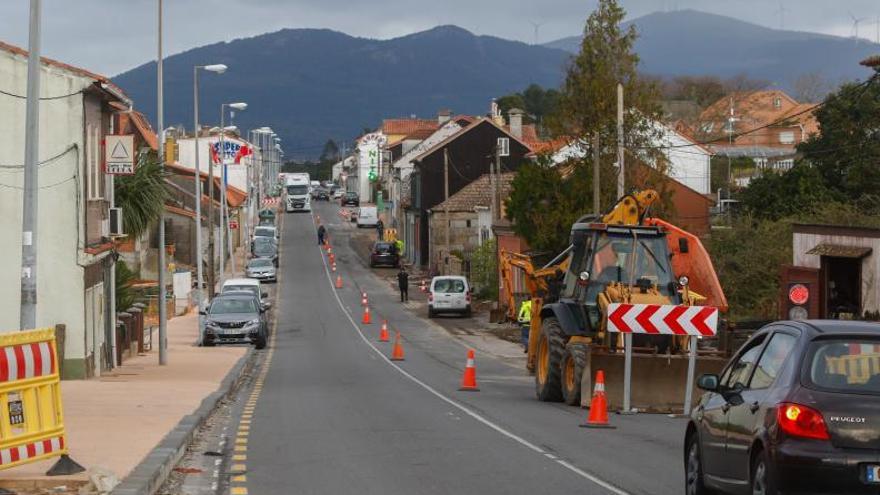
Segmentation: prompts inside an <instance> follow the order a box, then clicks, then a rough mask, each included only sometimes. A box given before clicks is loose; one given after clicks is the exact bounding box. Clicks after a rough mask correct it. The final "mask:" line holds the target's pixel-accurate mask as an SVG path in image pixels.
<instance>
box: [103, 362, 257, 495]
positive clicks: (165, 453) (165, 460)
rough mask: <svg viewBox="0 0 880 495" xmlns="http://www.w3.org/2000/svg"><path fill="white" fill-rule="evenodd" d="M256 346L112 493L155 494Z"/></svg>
mask: <svg viewBox="0 0 880 495" xmlns="http://www.w3.org/2000/svg"><path fill="white" fill-rule="evenodd" d="M255 355H256V354H255V352H254V349H253V348H250V349H248V352H246V353H245V355H244V356H242V357H241V358H239V360H238V362H237V363H235V366H233V367H232V369H230V370H229V372H228V373H227V374H226V376H225V377H224V378H223V381H221V382H220V386H219V387H218V388H217V390H216V391H215V392H213V393H211V394H210V395H208V396H207V397H205V398H204V399H202V403H201V404H200V405H199V407H198V408H196V410H195V411H194V412H193V413H192V414H188V415H186V416H184V417H183V418H181V420H180V421H179V422H178V423H177V426H175V427H174V428H173V429H172V430H171V431H170V432H168V434H167V435H165V437H164V438H163V439H162V440H161V441H160V442H159V443H158V445H156V446H155V447H154V448H153V450H152V451H150V453H149V454H147V456H146V457H144V459H143V460H142V461H141V462H140V463H139V464H138V465H137V466H136V467H135V468H134V469H133V470H132V471H131V473H129V474H128V476H126V477H125V478H124V479H123V480H122V482H121V483H119V485H117V486H116V488H114V489H113V491H112V492H110V493H111V494H112V495H153V494H155V493H156V492H157V491H158V490H159V488H161V487H162V485H163V484H164V483H165V481H166V480H167V479H168V476H169V475H170V474H171V470H172V469H173V468H174V466H175V465H176V464H177V463H178V462H179V461H180V459H181V458H182V457H183V454H184V453H185V452H186V449H187V447H188V446H189V444H190V442H192V439H193V437H194V436H195V433H196V431H197V430H198V429H199V428H200V427H201V426H202V425H203V424H204V422H205V420H206V419H207V418H208V416H210V415H211V413H212V412H213V411H214V409H215V408H216V407H217V405H218V404H219V403H220V401H221V400H223V399H224V398H226V397H227V396H228V395H229V393H230V392H231V391H232V389H233V387H234V385H235V384H236V383H237V382H238V381H239V380H240V379H241V378H242V376H243V375H244V372H245V370H246V369H247V368H248V367H249V366H248V365H249V364H251V361H252V360H253V357H254V356H255Z"/></svg>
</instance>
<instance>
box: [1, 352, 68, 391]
mask: <svg viewBox="0 0 880 495" xmlns="http://www.w3.org/2000/svg"><path fill="white" fill-rule="evenodd" d="M54 373H55V353H54V352H52V347H50V345H49V343H48V342H35V343H32V344H21V345H15V346H9V347H5V348H4V349H3V351H2V352H0V382H8V381H15V380H24V379H26V378H35V377H39V376H49V375H52V374H54Z"/></svg>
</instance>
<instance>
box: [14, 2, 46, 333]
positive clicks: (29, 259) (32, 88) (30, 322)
mask: <svg viewBox="0 0 880 495" xmlns="http://www.w3.org/2000/svg"><path fill="white" fill-rule="evenodd" d="M41 11H42V1H41V0H31V11H30V27H29V30H30V32H29V36H28V70H27V78H28V79H27V110H26V113H25V132H24V191H23V195H22V196H23V203H22V215H21V220H22V221H21V303H20V304H21V307H20V313H19V327H20V329H21V330H29V329H32V328H36V327H37V199H38V198H37V193H38V192H39V187H38V182H37V181H38V180H39V176H38V171H39V166H40V157H39V152H40V146H39V144H40V16H41Z"/></svg>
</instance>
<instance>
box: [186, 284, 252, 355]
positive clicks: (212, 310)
mask: <svg viewBox="0 0 880 495" xmlns="http://www.w3.org/2000/svg"><path fill="white" fill-rule="evenodd" d="M265 311H266V310H265V309H263V308H261V307H260V304H259V302H258V299H257V298H256V297H254V296H253V294H252V293H250V292H246V291H232V292H228V293H223V294H218V295H217V296H216V297H214V299H213V300H212V301H211V304H210V305H209V306H208V308H207V309H205V310H202V311H201V312H200V313H201V314H203V315H204V316H205V334H204V338H203V340H202V343H203V344H204V345H206V346H213V345H216V344H224V343H240V342H250V343H252V344H253V345H254V347H256V348H257V349H263V348H265V347H266V343H267V341H268V325H267V324H266V320H265V318H264V314H265Z"/></svg>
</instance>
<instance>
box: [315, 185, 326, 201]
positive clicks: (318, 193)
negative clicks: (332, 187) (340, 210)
mask: <svg viewBox="0 0 880 495" xmlns="http://www.w3.org/2000/svg"><path fill="white" fill-rule="evenodd" d="M312 199H314V200H315V201H330V193H329V192H328V191H327V190H326V189H324V188H323V187H316V188H315V189H313V190H312Z"/></svg>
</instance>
